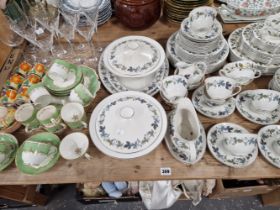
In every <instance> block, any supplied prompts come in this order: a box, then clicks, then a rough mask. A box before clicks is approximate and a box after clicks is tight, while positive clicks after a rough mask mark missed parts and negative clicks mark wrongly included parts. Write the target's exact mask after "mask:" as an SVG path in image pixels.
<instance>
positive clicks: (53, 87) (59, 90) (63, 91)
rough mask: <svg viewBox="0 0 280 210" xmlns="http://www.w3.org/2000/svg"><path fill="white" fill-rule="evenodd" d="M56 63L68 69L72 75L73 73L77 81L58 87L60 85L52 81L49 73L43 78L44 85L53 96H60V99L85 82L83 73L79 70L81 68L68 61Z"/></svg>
mask: <svg viewBox="0 0 280 210" xmlns="http://www.w3.org/2000/svg"><path fill="white" fill-rule="evenodd" d="M54 63H57V64H59V65H62V66H64V67H66V68H67V69H68V70H69V72H70V73H73V74H74V75H75V81H74V82H72V83H71V84H69V85H65V84H66V83H62V84H61V85H58V83H56V82H55V81H54V80H52V79H51V78H50V77H49V76H48V73H47V74H46V75H45V76H44V77H43V79H42V83H43V85H44V86H45V87H46V88H47V90H48V91H49V92H50V93H51V94H52V95H54V96H58V97H63V96H68V95H69V94H70V92H71V90H72V89H74V88H75V87H76V86H77V85H78V84H80V83H82V82H83V74H82V71H81V70H80V69H79V68H80V67H78V66H76V65H74V64H71V63H68V62H66V61H62V60H55V62H54Z"/></svg>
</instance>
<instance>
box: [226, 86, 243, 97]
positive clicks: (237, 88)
mask: <svg viewBox="0 0 280 210" xmlns="http://www.w3.org/2000/svg"><path fill="white" fill-rule="evenodd" d="M235 89H236V90H237V91H236V92H235V93H233V94H232V95H231V96H230V97H233V96H235V95H237V94H238V93H240V92H241V90H242V87H241V86H240V85H238V86H236V87H235ZM230 97H229V98H230Z"/></svg>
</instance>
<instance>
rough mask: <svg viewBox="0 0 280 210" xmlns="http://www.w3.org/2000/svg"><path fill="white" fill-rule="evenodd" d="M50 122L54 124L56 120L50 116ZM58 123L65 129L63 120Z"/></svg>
mask: <svg viewBox="0 0 280 210" xmlns="http://www.w3.org/2000/svg"><path fill="white" fill-rule="evenodd" d="M51 123H53V124H56V120H55V119H54V118H52V119H51ZM60 125H61V126H62V127H63V129H65V128H66V127H67V126H66V125H65V124H64V123H63V122H61V123H60Z"/></svg>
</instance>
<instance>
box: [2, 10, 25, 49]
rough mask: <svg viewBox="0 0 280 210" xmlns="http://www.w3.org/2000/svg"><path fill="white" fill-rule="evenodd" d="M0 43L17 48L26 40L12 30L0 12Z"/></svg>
mask: <svg viewBox="0 0 280 210" xmlns="http://www.w3.org/2000/svg"><path fill="white" fill-rule="evenodd" d="M0 41H1V42H2V43H4V44H5V45H7V46H10V47H16V46H19V45H21V44H22V43H23V41H24V38H22V37H21V36H19V35H18V34H16V33H15V32H14V31H13V30H11V28H10V25H9V22H8V20H7V19H6V17H5V15H4V13H3V12H2V11H1V10H0Z"/></svg>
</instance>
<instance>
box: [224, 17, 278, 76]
mask: <svg viewBox="0 0 280 210" xmlns="http://www.w3.org/2000/svg"><path fill="white" fill-rule="evenodd" d="M278 22H279V23H280V15H273V16H269V17H268V18H267V19H266V21H265V22H264V23H253V24H250V25H247V26H246V27H244V28H239V29H237V30H235V31H234V32H233V33H232V34H231V35H230V37H229V39H228V43H229V47H230V60H231V61H238V60H251V61H253V62H254V63H256V65H257V67H258V69H260V70H261V71H262V74H266V75H273V74H274V73H275V71H276V70H277V69H278V68H280V29H279V28H280V24H279V23H278Z"/></svg>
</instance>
